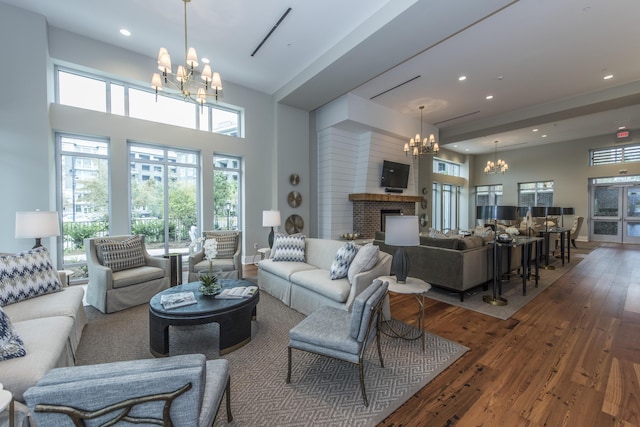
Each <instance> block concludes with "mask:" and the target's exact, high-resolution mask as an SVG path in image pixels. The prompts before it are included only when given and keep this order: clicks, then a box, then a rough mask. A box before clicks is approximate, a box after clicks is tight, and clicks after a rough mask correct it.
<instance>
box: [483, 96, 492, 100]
mask: <svg viewBox="0 0 640 427" xmlns="http://www.w3.org/2000/svg"><path fill="white" fill-rule="evenodd" d="M485 99H486V100H487V101H490V100H492V99H493V95H487V96H486V97H485Z"/></svg>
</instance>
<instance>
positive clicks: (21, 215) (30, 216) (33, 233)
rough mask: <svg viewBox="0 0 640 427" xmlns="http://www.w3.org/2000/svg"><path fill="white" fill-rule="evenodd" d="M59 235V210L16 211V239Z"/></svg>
mask: <svg viewBox="0 0 640 427" xmlns="http://www.w3.org/2000/svg"><path fill="white" fill-rule="evenodd" d="M59 235H60V222H59V221H58V212H55V211H35V212H16V239H35V238H40V237H52V236H59Z"/></svg>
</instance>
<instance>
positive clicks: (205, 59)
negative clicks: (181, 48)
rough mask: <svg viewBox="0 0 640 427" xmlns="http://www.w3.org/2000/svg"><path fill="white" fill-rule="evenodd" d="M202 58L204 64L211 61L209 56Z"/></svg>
mask: <svg viewBox="0 0 640 427" xmlns="http://www.w3.org/2000/svg"><path fill="white" fill-rule="evenodd" d="M200 60H201V61H202V63H203V64H208V63H209V58H202V59H200Z"/></svg>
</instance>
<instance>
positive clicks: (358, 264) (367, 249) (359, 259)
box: [347, 243, 380, 283]
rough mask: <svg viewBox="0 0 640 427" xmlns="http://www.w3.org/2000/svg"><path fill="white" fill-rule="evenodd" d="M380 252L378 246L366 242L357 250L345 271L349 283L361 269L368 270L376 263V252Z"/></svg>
mask: <svg viewBox="0 0 640 427" xmlns="http://www.w3.org/2000/svg"><path fill="white" fill-rule="evenodd" d="M379 253H380V248H379V247H378V246H375V245H373V244H371V243H368V244H366V245H365V246H363V247H361V248H360V250H358V253H357V254H356V256H355V257H354V258H353V261H351V265H350V266H349V271H347V277H348V278H349V283H353V278H354V277H355V276H356V274H358V273H361V272H363V271H369V270H371V269H372V268H373V267H375V265H376V264H377V263H378V254H379Z"/></svg>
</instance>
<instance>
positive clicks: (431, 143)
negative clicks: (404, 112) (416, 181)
mask: <svg viewBox="0 0 640 427" xmlns="http://www.w3.org/2000/svg"><path fill="white" fill-rule="evenodd" d="M422 110H424V105H421V106H420V133H418V134H416V137H415V138H411V140H410V141H409V142H407V143H405V144H404V154H405V155H406V156H408V155H409V153H411V154H412V155H413V158H414V159H417V158H418V157H422V156H424V155H425V154H430V155H436V154H438V151H440V146H439V145H438V143H437V142H436V137H435V136H434V135H433V134H431V135H429V137H428V138H427V137H426V136H425V137H424V139H422V138H421V135H422Z"/></svg>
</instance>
